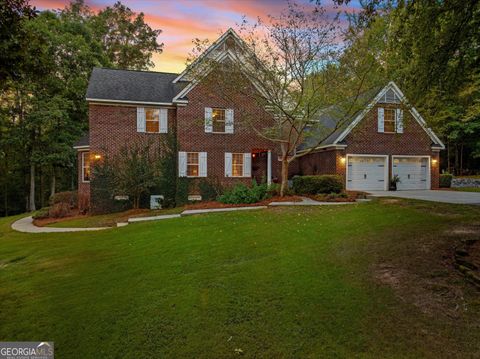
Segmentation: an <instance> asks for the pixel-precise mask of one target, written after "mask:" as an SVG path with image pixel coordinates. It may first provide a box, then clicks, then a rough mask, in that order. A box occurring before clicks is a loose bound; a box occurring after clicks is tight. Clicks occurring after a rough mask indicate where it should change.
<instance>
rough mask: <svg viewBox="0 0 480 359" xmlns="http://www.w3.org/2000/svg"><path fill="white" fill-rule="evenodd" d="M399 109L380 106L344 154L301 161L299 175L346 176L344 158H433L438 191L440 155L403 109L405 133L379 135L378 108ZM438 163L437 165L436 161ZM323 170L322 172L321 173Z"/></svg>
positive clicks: (361, 125)
mask: <svg viewBox="0 0 480 359" xmlns="http://www.w3.org/2000/svg"><path fill="white" fill-rule="evenodd" d="M396 106H398V105H393V104H378V105H376V106H375V107H374V108H372V110H371V111H369V112H368V114H367V115H366V116H365V118H364V119H363V120H362V121H360V123H359V124H358V125H357V126H356V127H355V128H354V129H353V130H352V132H350V134H348V136H347V137H346V138H345V140H344V142H345V144H346V145H347V148H346V150H345V151H343V150H342V151H322V152H317V153H313V154H310V155H307V156H305V157H306V158H301V159H300V161H299V163H300V172H302V173H304V174H313V173H319V174H323V173H337V174H342V175H345V164H344V163H342V162H341V160H340V157H342V156H345V154H381V155H389V163H390V164H391V163H392V158H391V156H392V155H425V156H432V165H431V187H432V189H433V188H438V182H439V160H440V159H439V155H438V152H433V151H432V149H431V145H432V140H431V138H430V137H429V136H428V134H427V133H426V132H425V131H424V130H423V128H422V127H421V126H420V125H419V123H418V122H417V121H416V120H415V118H414V117H413V116H412V114H411V113H410V111H409V110H408V109H407V108H406V107H404V115H403V116H404V120H403V121H404V130H403V133H395V134H392V133H379V132H378V128H377V127H378V122H377V113H378V107H385V108H395V107H396ZM434 159H436V160H437V163H436V164H434V163H433V162H434V161H433V160H434ZM319 168H320V169H319ZM389 172H390V175H391V166H389Z"/></svg>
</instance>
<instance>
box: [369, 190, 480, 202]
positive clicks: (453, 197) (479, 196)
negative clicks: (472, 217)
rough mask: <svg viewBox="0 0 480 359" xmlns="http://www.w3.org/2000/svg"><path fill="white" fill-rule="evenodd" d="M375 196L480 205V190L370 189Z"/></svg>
mask: <svg viewBox="0 0 480 359" xmlns="http://www.w3.org/2000/svg"><path fill="white" fill-rule="evenodd" d="M369 193H370V194H371V195H372V196H373V197H398V198H411V199H420V200H424V201H432V202H443V203H457V204H476V205H480V192H456V191H430V190H416V191H370V192H369Z"/></svg>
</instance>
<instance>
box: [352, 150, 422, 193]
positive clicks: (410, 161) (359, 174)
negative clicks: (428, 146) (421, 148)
mask: <svg viewBox="0 0 480 359" xmlns="http://www.w3.org/2000/svg"><path fill="white" fill-rule="evenodd" d="M346 162H347V163H346V167H347V173H346V177H347V182H346V187H347V189H348V190H356V191H386V190H388V185H389V178H390V176H392V177H393V176H395V175H397V176H398V177H399V178H400V182H399V183H397V189H398V190H417V189H418V190H421V189H430V157H429V156H401V155H398V156H397V155H394V156H391V157H390V156H388V155H353V154H349V155H347V158H346ZM390 163H391V171H389V166H390Z"/></svg>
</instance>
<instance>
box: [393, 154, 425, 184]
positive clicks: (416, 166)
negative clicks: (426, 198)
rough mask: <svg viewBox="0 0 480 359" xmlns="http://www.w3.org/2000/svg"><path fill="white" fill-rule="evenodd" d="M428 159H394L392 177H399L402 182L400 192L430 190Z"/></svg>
mask: <svg viewBox="0 0 480 359" xmlns="http://www.w3.org/2000/svg"><path fill="white" fill-rule="evenodd" d="M428 172H429V171H428V158H426V157H394V158H393V164H392V175H394V176H395V175H397V176H398V177H399V178H400V182H399V183H398V184H397V189H398V190H414V189H420V190H421V189H428V188H429V185H428V177H429V176H428V174H429V173H428Z"/></svg>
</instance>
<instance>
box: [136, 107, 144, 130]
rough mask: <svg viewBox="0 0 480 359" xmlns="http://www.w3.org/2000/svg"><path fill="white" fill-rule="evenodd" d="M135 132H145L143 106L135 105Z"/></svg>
mask: <svg viewBox="0 0 480 359" xmlns="http://www.w3.org/2000/svg"><path fill="white" fill-rule="evenodd" d="M137 132H145V108H144V107H137Z"/></svg>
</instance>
